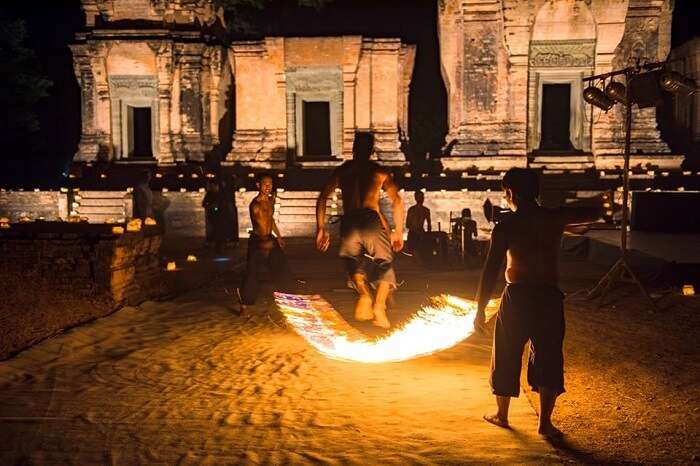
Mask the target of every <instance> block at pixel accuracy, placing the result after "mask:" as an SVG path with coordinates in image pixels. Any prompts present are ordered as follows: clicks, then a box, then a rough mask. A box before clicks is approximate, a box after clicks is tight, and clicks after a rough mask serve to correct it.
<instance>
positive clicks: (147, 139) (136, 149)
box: [128, 107, 153, 158]
mask: <svg viewBox="0 0 700 466" xmlns="http://www.w3.org/2000/svg"><path fill="white" fill-rule="evenodd" d="M129 129H130V132H129V152H128V154H129V157H135V158H143V157H153V148H152V145H151V137H152V132H151V131H152V130H151V107H129Z"/></svg>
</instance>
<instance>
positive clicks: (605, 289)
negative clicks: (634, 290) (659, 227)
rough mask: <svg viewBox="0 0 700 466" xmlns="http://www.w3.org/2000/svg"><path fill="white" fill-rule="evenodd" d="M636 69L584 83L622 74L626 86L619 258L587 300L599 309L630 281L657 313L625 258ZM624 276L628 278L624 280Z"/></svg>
mask: <svg viewBox="0 0 700 466" xmlns="http://www.w3.org/2000/svg"><path fill="white" fill-rule="evenodd" d="M638 73H639V71H638V68H627V69H625V70H621V71H619V72H615V73H608V74H607V75H602V76H593V77H591V78H586V79H584V81H587V80H589V81H590V80H593V79H599V78H601V77H607V76H613V75H614V74H624V75H625V82H626V84H627V87H628V88H627V94H626V101H627V104H626V105H625V109H626V110H625V151H624V154H623V158H624V171H623V173H622V228H621V234H620V258H619V259H618V260H617V262H615V264H613V266H612V267H611V268H610V270H608V272H607V273H606V274H605V275H603V278H601V279H600V280H599V281H598V283H597V284H596V285H595V286H594V287H593V288H591V289H590V290H589V291H588V299H596V300H597V301H596V308H599V307H600V305H601V304H602V301H603V297H604V296H605V295H606V294H608V293H609V292H610V290H611V289H612V288H613V286H615V285H616V284H618V283H620V282H628V281H629V280H631V281H632V282H633V283H634V284H636V285H637V287H638V288H639V290H640V291H641V292H642V295H644V297H645V298H646V299H647V301H648V302H649V304H650V306H651V308H652V310H653V311H657V310H658V308H657V306H656V303H655V302H654V300H653V299H652V298H651V295H650V294H649V292H648V291H647V290H646V288H644V285H643V284H642V282H641V281H640V280H639V278H637V275H636V274H635V273H634V270H632V267H631V266H630V264H629V262H628V257H627V225H628V223H629V209H628V208H627V201H628V200H629V191H630V176H629V169H630V146H631V139H632V99H631V98H630V90H629V83H630V81H631V78H632V77H633V76H635V75H636V74H638ZM625 275H628V276H629V278H628V279H627V280H626V279H625Z"/></svg>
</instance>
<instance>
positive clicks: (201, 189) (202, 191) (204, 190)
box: [199, 188, 207, 193]
mask: <svg viewBox="0 0 700 466" xmlns="http://www.w3.org/2000/svg"><path fill="white" fill-rule="evenodd" d="M199 192H200V193H205V192H207V190H206V189H204V188H199Z"/></svg>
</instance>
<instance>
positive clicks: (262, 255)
mask: <svg viewBox="0 0 700 466" xmlns="http://www.w3.org/2000/svg"><path fill="white" fill-rule="evenodd" d="M265 269H268V270H269V272H270V275H271V277H272V281H273V283H274V285H275V291H282V292H285V293H291V292H294V290H295V287H296V280H295V279H294V277H293V275H292V271H291V269H290V268H289V263H288V262H287V256H286V255H285V254H284V251H283V250H282V248H281V247H280V245H279V243H278V242H277V239H275V238H273V237H271V236H269V237H256V236H251V237H250V239H249V240H248V260H247V265H246V272H245V277H244V278H243V284H242V286H241V301H242V303H243V304H245V305H252V304H255V300H256V299H257V297H258V294H259V292H260V273H261V272H262V271H263V270H265Z"/></svg>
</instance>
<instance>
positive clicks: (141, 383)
mask: <svg viewBox="0 0 700 466" xmlns="http://www.w3.org/2000/svg"><path fill="white" fill-rule="evenodd" d="M290 249H291V252H290V255H291V257H292V265H293V267H294V268H295V270H296V272H297V273H298V275H299V277H300V278H302V279H304V280H305V281H306V285H305V287H306V288H307V290H308V291H313V292H318V293H321V294H323V295H324V296H325V297H326V298H327V299H329V301H330V302H331V303H333V304H334V305H335V306H336V308H337V309H339V310H340V311H341V312H342V313H344V314H345V315H349V314H350V312H351V309H352V301H353V298H354V296H353V295H352V294H351V293H349V292H347V291H345V290H344V289H342V285H343V280H342V277H341V274H340V273H339V272H340V264H339V263H338V262H337V260H335V259H334V258H332V257H327V256H326V257H324V256H321V255H320V254H317V253H313V252H311V251H310V250H309V249H306V246H305V247H304V248H300V247H292V248H290ZM403 262H404V264H403V265H402V267H401V278H403V279H404V280H406V284H405V286H404V287H403V288H402V289H401V292H400V293H399V294H398V299H397V304H398V306H397V311H395V312H394V314H393V316H394V318H395V319H394V320H396V321H400V320H401V319H405V318H407V317H409V316H410V315H411V313H412V312H413V311H414V310H416V309H418V306H419V305H420V304H421V303H422V302H423V301H424V299H425V297H426V296H428V295H431V294H437V293H439V292H442V291H451V292H454V293H456V294H459V295H461V296H465V297H471V295H472V294H473V288H474V287H475V285H476V283H475V280H476V279H475V277H476V273H475V272H472V273H471V274H466V275H465V273H463V272H459V271H449V270H442V271H440V272H432V273H429V274H428V273H426V272H425V271H424V270H422V269H420V268H417V267H415V266H412V265H410V264H408V263H407V261H403ZM232 267H235V261H233V262H232ZM465 276H466V277H467V279H466V280H465ZM227 280H228V279H227V277H226V276H225V274H224V275H222V278H221V279H220V280H218V281H216V282H213V283H212V284H211V285H210V286H208V287H203V288H201V289H199V290H195V291H192V292H189V293H186V294H184V295H182V296H179V297H176V298H173V299H171V300H169V301H165V302H158V303H156V302H149V303H145V304H144V305H142V306H140V307H138V308H125V309H123V310H121V311H119V312H117V313H115V314H113V315H111V316H109V317H106V318H103V319H100V320H98V321H95V322H92V323H90V324H87V325H84V326H81V327H79V328H75V329H73V330H71V331H69V332H67V333H65V334H63V335H60V336H57V337H55V338H52V339H50V340H46V341H44V342H42V343H40V344H38V345H37V346H35V347H33V348H32V349H30V350H28V351H25V352H23V353H21V354H19V355H18V356H16V357H15V358H13V359H11V360H8V361H5V362H3V363H0V432H2V437H3V439H2V441H0V464H3V465H5V464H7V465H11V464H36V465H54V464H108V465H122V464H144V465H146V464H147V465H157V464H178V465H191V464H207V465H222V464H361V465H368V464H426V465H428V464H465V463H467V464H469V463H489V464H515V463H528V464H546V463H560V462H561V461H562V458H561V457H560V456H559V455H558V454H557V453H556V451H555V449H554V448H553V447H552V446H551V445H549V444H548V443H546V442H544V441H543V440H542V439H541V438H540V437H539V436H538V435H537V434H536V431H535V427H536V416H535V413H534V411H533V409H532V408H531V406H530V404H529V403H528V400H527V398H526V397H525V396H521V397H520V398H519V399H517V400H515V401H514V403H513V405H512V414H511V423H512V425H513V426H514V429H512V430H504V429H499V428H496V427H493V426H491V425H489V424H486V423H485V422H484V421H482V420H481V415H482V414H483V413H485V412H488V411H491V410H492V404H493V400H492V397H491V396H490V395H489V389H488V382H487V377H488V360H489V354H490V338H489V337H488V336H475V337H472V338H470V339H468V340H467V341H465V342H463V343H461V344H459V345H458V346H456V347H455V348H452V349H450V350H448V351H445V352H442V353H439V354H436V355H433V356H430V357H426V358H421V359H416V360H412V361H408V362H404V363H394V364H380V365H367V364H358V363H347V362H339V361H333V360H329V359H327V358H325V357H323V356H321V355H319V354H318V353H316V352H315V351H314V350H313V349H311V348H310V347H309V346H308V345H307V344H306V343H305V342H304V341H303V340H302V339H301V338H300V337H298V336H296V335H295V334H293V333H291V331H289V330H287V329H286V328H284V326H283V325H282V324H281V323H280V315H279V314H278V313H277V312H276V311H275V310H274V308H273V306H272V302H271V297H267V298H266V299H264V300H261V303H260V305H258V306H256V307H255V308H253V309H252V310H251V316H250V317H248V318H241V317H238V316H236V315H235V314H234V313H232V312H231V310H230V304H231V301H230V297H229V296H228V295H227V294H226V293H225V291H224V287H225V286H229V283H228V281H227ZM360 328H361V330H363V331H367V332H368V333H371V332H373V330H372V329H371V328H368V327H360Z"/></svg>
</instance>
